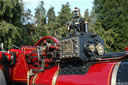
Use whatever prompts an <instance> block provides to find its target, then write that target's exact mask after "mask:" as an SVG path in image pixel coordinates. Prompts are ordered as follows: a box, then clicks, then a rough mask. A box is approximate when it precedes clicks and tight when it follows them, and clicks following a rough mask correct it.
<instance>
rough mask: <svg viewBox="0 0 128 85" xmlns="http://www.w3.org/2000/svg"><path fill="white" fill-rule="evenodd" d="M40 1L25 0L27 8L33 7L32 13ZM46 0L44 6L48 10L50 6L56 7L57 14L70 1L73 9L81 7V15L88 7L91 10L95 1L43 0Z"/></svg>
mask: <svg viewBox="0 0 128 85" xmlns="http://www.w3.org/2000/svg"><path fill="white" fill-rule="evenodd" d="M40 1H42V0H23V3H24V7H25V9H28V8H29V9H31V11H32V14H33V15H34V13H35V8H36V7H37V6H38V5H39V3H40ZM43 1H44V7H45V9H46V11H48V9H49V8H50V7H52V6H53V7H54V10H55V14H56V15H58V12H59V11H60V10H61V6H62V4H66V3H67V2H69V4H70V8H71V10H73V9H74V8H75V7H78V8H80V11H81V15H82V16H83V15H84V12H85V10H86V9H89V12H91V10H92V7H93V1H94V0H43Z"/></svg>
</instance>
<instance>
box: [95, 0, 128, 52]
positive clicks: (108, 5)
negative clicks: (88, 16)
mask: <svg viewBox="0 0 128 85" xmlns="http://www.w3.org/2000/svg"><path fill="white" fill-rule="evenodd" d="M126 3H128V1H127V0H125V1H122V0H111V1H110V0H95V1H94V8H93V9H94V10H95V13H96V17H97V22H100V23H101V27H102V28H103V29H104V30H105V32H107V31H108V30H112V32H114V33H115V34H116V35H117V36H115V35H113V36H111V38H113V39H112V40H114V41H113V42H114V43H113V45H112V46H111V48H112V49H113V51H121V50H124V47H126V46H128V43H127V41H128V39H127V37H128V34H127V33H126V32H127V29H126V28H127V27H128V24H126V23H127V22H126V21H127V20H128V9H127V7H128V5H127V4H126ZM124 33H125V34H124ZM109 44H110V43H109Z"/></svg>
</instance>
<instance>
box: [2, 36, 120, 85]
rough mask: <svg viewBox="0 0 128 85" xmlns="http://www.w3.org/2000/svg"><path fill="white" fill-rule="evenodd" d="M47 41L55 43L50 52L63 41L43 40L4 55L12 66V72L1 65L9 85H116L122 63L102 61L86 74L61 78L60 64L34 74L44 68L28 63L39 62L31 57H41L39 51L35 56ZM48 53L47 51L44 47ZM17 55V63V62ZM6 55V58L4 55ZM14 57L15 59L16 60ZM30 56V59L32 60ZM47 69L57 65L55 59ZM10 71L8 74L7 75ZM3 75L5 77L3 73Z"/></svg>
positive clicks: (46, 61) (57, 47) (47, 60)
mask: <svg viewBox="0 0 128 85" xmlns="http://www.w3.org/2000/svg"><path fill="white" fill-rule="evenodd" d="M46 39H51V40H52V41H54V42H55V44H54V45H52V44H49V49H54V50H58V49H59V40H57V39H55V38H53V37H48V36H46V37H43V38H42V39H40V40H39V41H38V42H37V43H36V45H35V46H23V47H22V48H21V49H10V50H9V51H8V52H0V61H1V62H2V61H4V60H2V59H3V57H6V62H8V64H10V65H9V66H8V69H6V67H4V63H3V62H2V63H1V64H0V69H1V70H2V71H3V74H4V75H5V74H6V75H5V80H6V84H9V85H16V84H17V85H114V84H115V82H116V81H115V79H114V78H116V77H115V75H114V74H116V73H117V70H116V69H117V67H119V65H120V63H119V62H102V63H96V64H93V65H91V66H90V67H89V69H88V71H87V73H85V74H77V75H76V74H72V75H61V74H59V72H60V71H61V66H60V65H59V63H55V64H54V65H53V66H51V67H50V68H46V69H43V70H42V71H32V69H41V67H40V66H39V67H38V66H36V65H39V64H40V62H35V63H33V64H34V65H33V64H32V63H31V62H29V61H28V60H30V61H32V62H34V61H36V60H38V58H37V57H35V58H31V56H37V55H38V54H37V52H35V53H33V54H31V52H34V51H35V50H37V47H38V46H40V45H42V43H43V45H44V43H45V42H46ZM44 50H46V49H45V48H44ZM12 53H15V57H16V60H15V59H14V55H13V54H12ZM3 55H4V56H3ZM41 55H43V56H47V54H46V52H45V51H44V52H42V54H41ZM12 57H13V58H12ZM28 57H30V58H28ZM44 60H45V65H44V67H49V63H51V62H53V60H52V59H50V58H47V57H45V59H44ZM6 70H8V71H7V72H5V71H6ZM0 75H1V74H0Z"/></svg>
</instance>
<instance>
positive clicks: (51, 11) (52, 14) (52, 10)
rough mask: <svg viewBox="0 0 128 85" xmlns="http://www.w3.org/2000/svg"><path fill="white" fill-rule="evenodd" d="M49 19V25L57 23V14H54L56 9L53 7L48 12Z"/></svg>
mask: <svg viewBox="0 0 128 85" xmlns="http://www.w3.org/2000/svg"><path fill="white" fill-rule="evenodd" d="M47 17H48V24H50V23H54V22H55V20H56V16H55V12H54V7H51V8H50V9H49V10H48V13H47Z"/></svg>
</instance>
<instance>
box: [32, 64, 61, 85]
mask: <svg viewBox="0 0 128 85" xmlns="http://www.w3.org/2000/svg"><path fill="white" fill-rule="evenodd" d="M58 68H59V67H58V66H53V67H52V68H50V69H46V70H45V71H44V72H40V73H38V75H37V76H36V79H35V81H34V82H35V83H34V84H37V85H38V84H39V85H42V84H43V85H52V80H53V76H54V75H55V73H56V71H57V69H58ZM32 81H33V78H32V80H31V83H30V85H31V84H33V83H32Z"/></svg>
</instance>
